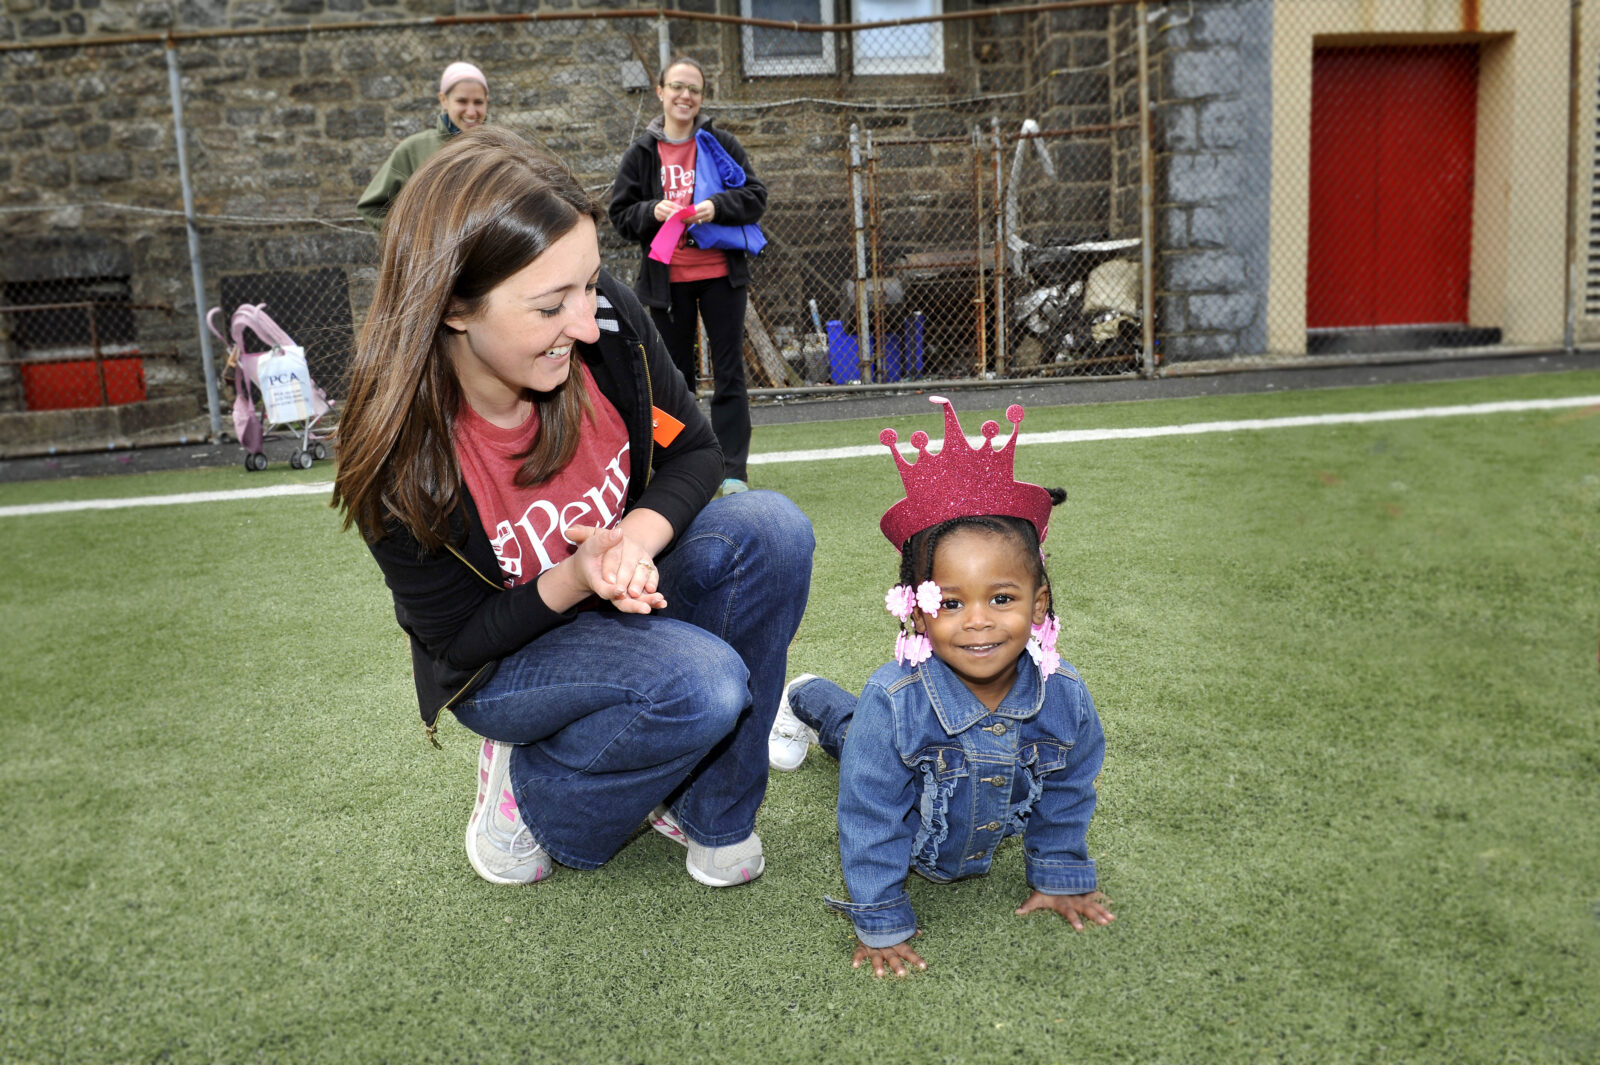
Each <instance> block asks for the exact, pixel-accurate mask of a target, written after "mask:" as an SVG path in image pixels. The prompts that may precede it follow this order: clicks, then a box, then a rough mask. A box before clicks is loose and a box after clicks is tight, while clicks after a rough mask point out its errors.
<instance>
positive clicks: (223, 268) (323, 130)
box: [0, 0, 1114, 409]
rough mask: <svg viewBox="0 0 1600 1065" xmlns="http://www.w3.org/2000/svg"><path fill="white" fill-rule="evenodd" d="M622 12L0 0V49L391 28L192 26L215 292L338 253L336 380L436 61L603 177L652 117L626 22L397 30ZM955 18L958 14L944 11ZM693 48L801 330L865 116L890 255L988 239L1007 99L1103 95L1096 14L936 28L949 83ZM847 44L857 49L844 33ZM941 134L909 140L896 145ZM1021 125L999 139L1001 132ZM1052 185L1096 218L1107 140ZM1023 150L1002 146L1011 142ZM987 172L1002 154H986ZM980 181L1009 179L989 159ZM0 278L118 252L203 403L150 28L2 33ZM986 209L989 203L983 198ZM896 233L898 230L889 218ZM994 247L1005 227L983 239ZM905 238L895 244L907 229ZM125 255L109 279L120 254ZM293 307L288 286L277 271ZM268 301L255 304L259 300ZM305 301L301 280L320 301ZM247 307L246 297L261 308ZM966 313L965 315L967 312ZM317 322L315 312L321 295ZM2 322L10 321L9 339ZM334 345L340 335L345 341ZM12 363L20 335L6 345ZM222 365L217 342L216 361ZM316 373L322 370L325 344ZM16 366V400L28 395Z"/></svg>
mask: <svg viewBox="0 0 1600 1065" xmlns="http://www.w3.org/2000/svg"><path fill="white" fill-rule="evenodd" d="M630 6H651V7H653V6H655V5H654V4H649V5H643V4H641V5H634V4H629V3H609V4H607V3H599V4H596V3H589V2H583V3H578V4H567V3H556V2H549V3H546V4H544V5H543V6H542V8H541V5H540V4H538V3H537V2H536V0H274V2H272V3H268V2H266V0H137V2H127V0H121V2H118V0H4V9H3V12H0V42H6V43H19V44H20V43H27V42H30V41H36V42H39V43H40V44H46V43H59V42H61V41H63V40H67V39H79V38H85V39H87V38H94V37H97V36H103V35H108V34H138V33H157V34H159V33H161V32H164V31H167V30H174V31H179V32H186V31H191V30H215V29H221V28H243V29H248V28H261V29H274V28H293V27H297V26H301V25H305V24H307V23H311V24H325V23H333V22H371V23H373V24H374V27H375V28H372V29H364V28H363V29H352V30H338V31H332V32H283V33H271V34H259V35H252V34H246V35H239V36H234V35H223V36H215V37H208V38H204V39H179V40H178V42H177V46H176V48H175V51H174V53H173V54H174V55H175V56H176V59H177V63H178V67H179V70H180V75H181V84H182V93H183V112H184V123H185V126H186V129H187V133H188V136H187V144H188V149H189V164H190V170H191V174H192V177H193V186H194V194H195V208H196V210H197V212H198V213H199V214H200V215H201V216H202V221H201V224H200V235H201V251H202V258H203V262H204V269H205V276H206V296H205V300H206V302H207V303H208V304H215V303H218V302H220V301H221V300H222V298H223V297H224V295H227V296H229V297H230V298H249V296H250V293H251V292H252V289H251V286H256V288H255V289H254V290H253V291H255V292H260V291H262V286H266V287H271V285H269V282H273V281H274V280H275V279H278V278H281V277H291V278H292V277H296V276H298V277H302V278H306V279H312V280H311V281H308V283H315V284H316V285H318V286H321V284H322V282H321V280H320V279H321V278H323V277H325V275H324V274H323V273H321V271H326V270H328V269H330V268H332V269H336V270H338V271H339V272H340V273H341V274H342V275H343V278H344V287H345V289H346V293H345V294H344V295H343V296H342V298H344V299H345V300H346V301H347V302H348V305H349V306H348V311H347V312H344V314H343V320H342V321H332V322H327V323H319V322H315V321H310V322H307V323H305V324H303V325H302V326H301V329H302V330H303V331H306V332H307V334H308V335H306V336H304V337H302V336H301V335H299V334H298V333H297V334H296V339H297V340H300V341H301V342H302V343H304V344H306V345H307V347H308V349H310V352H309V353H310V355H311V357H312V364H313V372H314V374H317V375H318V377H319V383H324V384H325V385H327V386H329V387H335V386H336V380H335V379H336V378H337V377H338V375H339V373H340V370H341V367H342V353H341V352H337V351H336V352H333V353H331V354H330V353H329V351H328V350H327V349H328V347H329V345H334V346H337V345H338V344H343V345H344V349H343V350H345V351H347V350H348V337H349V336H350V334H351V332H352V330H354V329H358V328H359V323H360V318H361V314H362V309H363V308H364V307H365V305H366V302H367V300H368V298H369V297H370V292H371V285H372V282H373V277H374V264H375V259H376V241H375V239H374V238H373V236H372V235H371V234H370V233H368V232H367V231H366V230H365V228H364V227H363V226H362V225H361V224H360V223H359V222H358V221H357V220H356V218H355V215H354V210H353V207H354V201H355V198H356V196H357V195H358V193H359V192H360V190H361V188H362V187H363V186H364V185H365V183H366V181H367V180H368V178H369V177H370V175H371V173H372V171H373V169H374V168H375V167H376V166H377V165H379V164H380V163H381V162H382V161H383V159H384V158H386V156H387V155H388V153H389V151H390V150H391V149H392V148H393V145H394V143H395V142H396V141H397V140H398V139H399V138H401V137H403V136H405V135H407V134H409V133H411V132H414V131H416V130H418V129H421V128H423V127H424V126H425V125H428V124H430V123H431V122H432V121H433V119H434V115H435V112H436V104H435V101H434V92H433V89H434V79H435V78H436V77H437V71H438V70H439V69H441V68H442V67H443V66H444V65H445V64H446V63H448V62H450V61H451V60H453V59H457V58H461V57H468V58H471V59H472V60H473V61H474V62H477V63H478V64H479V65H480V66H481V67H483V68H484V70H485V71H486V73H487V74H488V75H489V78H490V81H491V97H490V105H491V118H492V120H493V121H495V122H498V123H503V124H506V125H509V126H511V127H513V128H517V129H519V130H520V131H523V132H525V133H528V134H529V135H531V136H534V137H536V138H538V139H540V140H542V141H543V142H544V143H546V144H547V145H548V146H549V147H551V148H552V149H553V150H555V151H557V152H559V153H560V154H562V155H563V156H564V157H565V158H566V159H567V160H568V162H569V164H570V165H572V166H573V168H574V170H575V171H576V172H577V173H578V174H579V176H580V177H581V178H582V180H584V181H585V183H586V184H588V185H590V187H592V188H593V189H594V191H595V192H596V193H597V194H599V195H602V196H603V195H604V193H605V191H606V188H607V186H608V184H609V181H610V178H611V176H612V173H613V172H614V167H615V164H616V160H617V158H618V157H619V156H620V154H621V152H622V150H623V149H624V148H625V147H626V145H627V144H628V143H629V142H630V141H631V139H632V138H633V137H634V136H635V135H636V134H637V132H638V131H639V130H640V129H641V128H642V126H643V125H644V124H645V123H646V122H647V121H648V120H649V119H650V118H651V117H652V115H654V114H658V113H659V105H658V104H657V103H656V101H655V98H654V94H653V93H651V92H649V91H648V90H640V89H638V88H636V87H635V86H636V85H637V82H638V75H639V72H640V70H641V69H648V70H649V71H650V72H651V74H652V75H653V73H654V67H655V63H656V56H657V39H656V28H655V24H654V23H653V22H651V21H647V20H643V19H640V20H632V19H626V18H623V19H616V18H607V19H581V18H580V19H574V20H570V21H569V20H548V21H539V22H531V23H499V24H488V25H462V26H450V27H437V28H435V27H397V26H393V25H387V26H385V25H383V23H384V22H385V21H392V20H395V19H410V18H418V17H426V16H434V15H472V14H478V13H491V12H492V13H503V12H507V11H523V10H535V9H542V10H544V11H546V12H554V13H561V14H580V15H581V14H583V13H584V9H585V8H589V9H598V8H603V9H606V10H615V9H617V8H627V7H630ZM680 7H681V9H683V10H685V11H691V12H692V11H702V12H711V13H719V14H730V13H735V12H736V11H737V7H738V5H737V0H683V2H682V3H681V4H680ZM952 9H954V7H953V8H952ZM669 26H670V34H671V40H672V45H673V48H674V50H675V51H679V52H685V53H688V54H690V55H693V56H694V57H696V58H697V59H699V60H700V61H701V62H702V63H703V64H704V65H705V67H706V70H707V74H708V81H709V84H710V87H711V93H710V95H709V98H708V100H707V103H706V111H707V113H709V114H712V115H714V116H716V119H717V122H718V124H719V125H721V126H723V127H724V128H727V129H729V130H731V131H733V132H734V133H735V134H736V135H737V136H739V138H740V139H741V141H742V142H743V143H744V144H745V146H746V148H747V149H748V151H749V153H750V155H751V158H752V160H753V161H754V165H755V168H756V170H757V172H758V173H759V174H760V176H761V178H762V179H763V181H765V182H766V184H767V185H768V187H769V189H770V190H771V208H770V211H769V215H768V218H767V220H766V221H765V223H764V228H766V229H767V231H768V234H769V236H770V237H771V238H772V245H771V250H770V251H769V253H768V254H767V255H765V256H763V258H762V260H761V262H760V263H759V264H758V266H757V284H756V287H755V289H754V290H753V291H754V292H755V293H756V295H757V301H758V305H759V307H760V309H761V312H762V313H763V315H764V317H765V319H766V320H767V324H768V325H769V327H774V328H776V327H784V328H789V329H792V330H799V331H809V325H808V322H809V310H808V308H807V302H808V301H809V300H810V299H817V300H818V302H819V305H820V307H821V308H823V310H824V312H825V313H826V312H828V311H829V310H830V309H832V308H837V306H838V304H839V303H840V301H841V291H842V286H843V283H844V282H845V281H846V280H847V279H848V278H849V277H850V276H851V273H852V269H853V247H852V245H853V227H852V215H851V203H850V186H849V175H848V169H847V161H846V160H847V138H848V132H849V129H850V127H851V125H852V124H854V125H857V126H858V127H860V128H861V129H862V130H863V131H871V133H872V136H873V137H874V138H875V140H876V141H877V142H878V143H880V144H881V145H883V150H882V153H881V154H880V157H879V162H878V167H879V170H878V175H879V190H880V202H881V204H882V205H883V208H884V230H883V232H884V234H885V235H886V237H885V246H884V248H883V249H882V252H883V254H884V255H885V256H890V255H899V254H905V253H907V252H914V251H916V250H917V249H919V248H938V247H941V246H944V245H948V244H953V243H955V244H963V245H970V243H971V242H972V239H973V234H972V233H971V229H972V226H973V224H974V223H973V218H972V215H973V202H972V185H973V178H972V156H971V149H970V145H969V144H968V143H967V138H968V137H969V134H970V130H971V129H972V128H973V127H974V126H979V127H982V128H983V129H985V130H987V129H988V128H989V124H990V121H991V118H998V119H999V121H1000V126H1001V129H1002V131H1003V132H1004V133H1006V134H1007V135H1008V136H1009V135H1014V133H1015V132H1016V130H1017V129H1019V128H1020V125H1021V122H1022V120H1023V119H1024V118H1029V117H1032V118H1036V119H1037V120H1038V121H1039V122H1040V124H1041V126H1043V127H1045V128H1046V129H1050V128H1053V127H1054V128H1064V127H1066V126H1082V125H1094V124H1103V123H1104V122H1106V121H1107V119H1108V118H1109V114H1110V83H1109V71H1110V67H1109V62H1108V56H1109V44H1108V34H1109V20H1108V15H1107V12H1106V10H1105V9H1085V10H1079V11H1064V12H1053V13H1038V14H1018V13H1012V14H1006V15H999V16H994V17H990V18H980V19H971V20H959V21H953V22H949V23H947V24H946V26H945V45H946V49H945V52H946V63H945V66H946V69H945V71H944V72H943V73H942V74H924V75H908V76H903V77H883V76H879V77H856V76H853V75H852V74H850V73H849V71H848V64H847V63H846V62H845V61H844V59H843V57H844V55H845V54H847V53H846V52H844V50H843V48H842V50H841V64H840V66H841V68H842V69H841V70H840V71H839V72H837V73H835V74H833V75H827V76H811V77H803V78H801V77H795V78H758V79H751V78H745V77H743V76H742V73H741V66H740V42H739V29H738V27H737V26H729V25H725V24H719V23H710V22H700V21H692V20H688V19H675V20H672V21H671V22H670V24H669ZM847 44H848V42H847V41H846V42H842V45H847ZM896 141H898V142H918V141H920V142H926V143H899V144H893V143H891V142H896ZM1009 143H1010V142H1008V144H1009ZM1047 143H1048V145H1049V150H1050V151H1051V153H1052V157H1053V159H1054V161H1055V163H1056V170H1057V174H1058V175H1059V177H1058V180H1054V181H1052V180H1048V179H1046V178H1045V177H1044V176H1043V175H1042V172H1041V171H1040V168H1038V167H1036V166H1029V167H1027V168H1025V171H1026V173H1025V184H1024V186H1023V187H1021V188H1019V206H1020V208H1021V215H1022V219H1023V222H1024V228H1025V232H1026V235H1027V237H1028V239H1030V240H1035V241H1039V242H1046V243H1049V242H1061V241H1070V240H1081V239H1088V238H1094V237H1098V236H1103V235H1106V234H1108V233H1110V232H1111V231H1112V229H1113V228H1114V227H1113V223H1112V220H1111V219H1110V217H1109V212H1110V205H1111V191H1110V187H1109V185H1110V182H1111V180H1112V173H1113V164H1112V139H1111V138H1110V137H1109V136H1108V135H1099V136H1082V137H1072V138H1060V139H1054V140H1050V141H1048V142H1047ZM1008 162H1009V160H1008ZM984 165H985V167H986V168H992V158H991V157H988V156H986V157H985V159H984ZM984 178H985V180H986V181H992V169H986V171H985V174H984ZM0 206H4V207H6V208H9V209H11V210H8V211H6V212H4V213H0V242H3V243H4V244H5V246H6V249H7V251H6V254H5V255H4V256H3V257H0V275H3V276H0V280H4V281H37V280H45V279H50V278H58V277H59V278H70V277H82V276H89V275H90V274H94V273H96V272H97V271H102V270H112V272H113V273H114V274H115V275H117V276H126V277H128V278H129V279H130V282H131V288H132V298H133V299H134V300H135V301H136V302H146V303H152V304H164V305H167V306H170V307H171V308H172V313H171V315H170V316H167V315H164V314H161V313H152V314H151V315H148V316H145V317H141V319H140V330H141V332H140V342H141V345H142V346H146V347H148V348H150V349H151V350H152V351H155V350H158V349H159V350H167V349H169V348H170V349H171V350H172V351H173V352H174V353H175V354H174V357H173V358H171V359H164V358H163V357H156V358H153V360H152V362H151V366H150V367H149V368H148V373H149V376H150V386H151V391H152V394H156V395H173V394H189V395H192V396H194V397H196V402H197V403H198V402H199V401H200V399H201V398H202V396H203V391H202V389H201V375H200V373H199V343H198V339H197V327H196V325H195V321H196V317H195V308H194V296H193V288H192V282H191V279H190V272H189V255H188V249H187V243H186V235H185V229H184V225H183V222H182V218H181V214H180V212H181V209H182V199H181V194H180V189H179V182H178V167H177V157H176V149H175V139H174V135H173V114H172V101H171V100H170V98H169V94H168V69H167V52H166V50H165V49H164V48H163V47H162V45H161V43H159V42H157V41H151V42H140V43H122V44H116V45H95V46H93V47H83V46H72V47H62V48H55V47H39V48H32V49H26V48H25V49H14V50H8V51H4V52H0ZM993 206H994V205H993V204H992V203H986V204H985V205H984V207H985V210H987V211H989V212H990V214H991V220H990V223H989V224H990V225H991V226H992V208H993ZM891 234H892V237H891V236H890V235H891ZM989 235H990V237H991V238H992V235H993V234H992V230H991V232H990V234H989ZM603 244H604V247H603V252H604V255H605V257H606V261H607V264H608V265H609V266H610V267H611V268H612V269H613V270H614V271H615V272H616V273H618V274H619V275H620V276H623V277H625V278H631V277H632V276H633V274H634V271H635V269H636V265H637V261H638V252H637V249H634V248H631V247H626V246H624V245H623V244H622V242H620V241H619V240H617V239H616V238H615V236H614V235H613V234H611V233H610V232H609V228H608V227H603ZM891 245H892V246H891ZM113 267H114V270H113V269H112V268H113ZM273 291H274V292H278V293H279V295H278V297H277V298H278V299H279V300H280V303H279V305H278V309H279V310H281V311H283V312H284V313H289V314H291V315H292V308H291V307H286V306H283V305H282V301H283V300H293V299H296V298H298V297H297V296H295V295H294V291H295V290H294V288H293V286H292V285H289V286H288V287H282V286H279V287H277V288H273ZM262 298H264V297H262ZM308 298H309V297H308ZM253 301H254V300H252V302H253ZM961 311H962V313H970V307H968V306H965V304H963V306H962V308H961ZM318 313H322V312H321V311H319V312H318ZM3 335H4V330H3V327H0V336H3ZM341 338H342V339H341ZM0 354H4V355H7V356H10V355H14V354H15V352H14V350H10V351H4V352H0ZM217 354H218V358H219V361H220V358H221V355H222V353H221V351H220V349H219V350H218V352H217ZM319 358H320V359H322V360H324V361H323V365H322V366H321V367H319V365H318V359H319ZM5 389H6V384H5V381H4V377H3V375H0V409H15V408H16V406H17V403H18V396H17V395H16V394H15V390H14V389H12V391H11V393H10V394H7V392H6V390H5Z"/></svg>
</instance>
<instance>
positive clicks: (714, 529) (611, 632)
mask: <svg viewBox="0 0 1600 1065" xmlns="http://www.w3.org/2000/svg"><path fill="white" fill-rule="evenodd" d="M814 544H815V541H814V540H813V538H812V533H811V523H810V521H809V520H807V518H806V516H805V515H804V514H802V513H801V512H800V510H799V508H797V507H796V506H795V505H794V504H793V503H791V502H790V501H789V500H788V499H786V498H785V497H783V496H781V495H779V494H777V493H776V492H759V491H757V492H740V493H738V494H736V495H731V496H727V497H724V498H722V499H717V500H713V501H712V502H710V503H708V504H707V505H706V507H705V509H703V510H702V511H701V512H700V514H699V515H698V516H697V517H696V518H695V520H694V521H693V522H692V523H691V524H690V525H689V528H688V529H686V530H684V532H683V533H681V534H680V535H679V536H678V538H677V539H676V540H674V541H673V544H672V547H671V549H670V550H669V551H668V552H666V553H664V554H662V555H660V556H658V557H657V560H656V561H657V564H658V565H659V566H660V571H661V573H660V589H661V592H662V594H663V595H665V596H666V598H667V608H666V609H665V610H663V611H661V612H659V613H656V614H644V615H639V614H620V613H617V612H616V611H613V610H609V609H601V610H593V611H588V612H585V613H582V614H580V615H578V617H577V618H576V619H575V620H574V621H572V622H571V623H570V624H568V625H564V626H562V627H561V628H558V629H554V630H552V631H550V632H547V633H545V634H544V635H543V636H540V637H539V638H538V639H536V640H534V641H533V642H532V643H529V644H528V645H527V646H525V647H523V648H522V650H520V651H518V652H517V653H515V654H513V655H511V656H509V657H507V658H505V659H502V660H501V662H500V666H499V669H498V670H497V671H496V672H495V675H494V677H493V678H492V679H490V681H489V682H488V683H487V684H485V685H484V686H483V687H482V688H480V689H479V690H478V691H477V692H476V693H475V694H474V695H473V697H472V698H471V699H469V700H466V701H464V702H463V703H461V704H460V705H459V706H458V707H456V710H455V713H456V717H457V718H458V719H459V720H460V721H461V723H462V724H463V725H465V726H466V727H467V728H469V729H471V730H472V731H473V732H476V733H478V734H479V735H481V736H486V737H488V738H490V739H494V740H500V741H502V742H506V743H512V744H516V745H517V746H516V747H515V748H513V750H512V754H511V784H512V790H513V791H514V793H515V794H516V798H517V807H518V809H519V810H520V811H521V813H522V819H523V821H525V822H526V823H527V825H528V827H529V829H530V830H531V831H532V832H533V836H534V838H535V839H537V840H538V841H539V842H540V843H541V844H542V845H543V846H544V847H545V849H546V850H548V851H549V852H550V854H551V856H552V857H554V858H555V859H556V860H557V861H559V862H561V863H562V864H563V865H570V866H574V867H576V868H579V869H594V868H596V867H598V866H600V865H602V864H604V863H605V862H606V860H607V859H609V858H610V857H611V856H612V855H613V854H615V853H616V852H617V851H618V850H619V849H621V847H622V845H623V844H624V843H626V842H627V841H628V838H629V837H630V836H631V835H632V834H633V832H634V831H635V830H636V829H637V828H638V827H639V825H640V824H641V823H642V822H643V821H644V820H645V818H646V817H647V816H648V815H649V813H650V811H651V810H652V809H654V808H655V807H656V806H657V805H658V804H661V803H663V802H665V803H666V804H667V805H668V806H669V807H670V808H671V810H672V812H673V814H674V815H675V816H676V817H677V819H678V822H679V824H680V825H681V826H682V827H683V831H684V833H685V834H686V835H688V837H689V838H690V839H692V840H694V841H695V842H696V843H700V844H704V845H706V846H712V847H720V846H726V845H727V844H730V843H738V842H739V841H741V840H743V839H745V838H746V837H748V836H749V835H750V833H751V832H752V831H754V830H755V823H756V810H757V808H758V807H759V806H760V805H761V800H762V798H763V797H765V795H766V790H767V733H768V732H769V731H770V730H771V728H772V720H773V718H774V717H776V716H777V713H778V698H779V696H780V695H781V694H782V691H783V681H784V672H785V670H786V669H787V667H788V657H789V643H790V641H791V640H792V639H793V638H794V634H795V631H796V630H797V629H798V628H799V627H800V618H801V615H802V614H804V613H805V607H806V595H807V593H808V592H809V590H810V586H811V552H812V548H813V546H814Z"/></svg>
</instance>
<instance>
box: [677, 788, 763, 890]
mask: <svg viewBox="0 0 1600 1065" xmlns="http://www.w3.org/2000/svg"><path fill="white" fill-rule="evenodd" d="M650 827H651V828H653V829H655V830H656V831H657V832H659V833H661V834H662V835H663V836H666V837H667V838H668V839H670V840H672V841H673V842H674V843H677V844H679V845H680V846H683V847H687V848H688V849H689V856H688V857H687V858H685V859H684V866H685V867H686V868H687V869H688V870H689V875H690V876H692V877H694V878H695V879H696V880H697V881H699V882H700V883H702V884H704V885H706V886H707V887H732V886H733V885H735V884H748V883H749V882H750V881H752V880H754V879H755V878H756V877H758V876H760V875H761V873H762V872H763V871H764V870H765V869H766V867H767V861H766V858H765V857H764V856H763V855H762V853H761V837H760V836H758V835H756V834H755V833H754V832H752V833H750V835H749V837H748V838H746V839H744V840H743V841H741V842H739V843H730V844H729V845H728V846H726V847H706V846H702V845H701V844H699V843H696V842H695V841H694V840H692V839H690V838H689V837H688V836H686V835H684V834H683V829H682V828H680V827H679V825H678V819H677V818H676V817H673V816H672V814H671V813H669V812H668V811H667V808H666V807H665V806H657V807H656V808H655V809H654V810H652V811H650Z"/></svg>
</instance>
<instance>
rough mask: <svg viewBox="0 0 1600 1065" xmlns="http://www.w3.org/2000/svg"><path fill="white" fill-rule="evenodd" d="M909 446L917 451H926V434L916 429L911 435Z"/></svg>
mask: <svg viewBox="0 0 1600 1065" xmlns="http://www.w3.org/2000/svg"><path fill="white" fill-rule="evenodd" d="M911 446H912V447H914V448H916V449H917V450H918V451H926V450H928V434H927V433H925V432H923V431H922V430H921V429H918V430H917V431H916V432H914V433H912V434H911Z"/></svg>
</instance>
